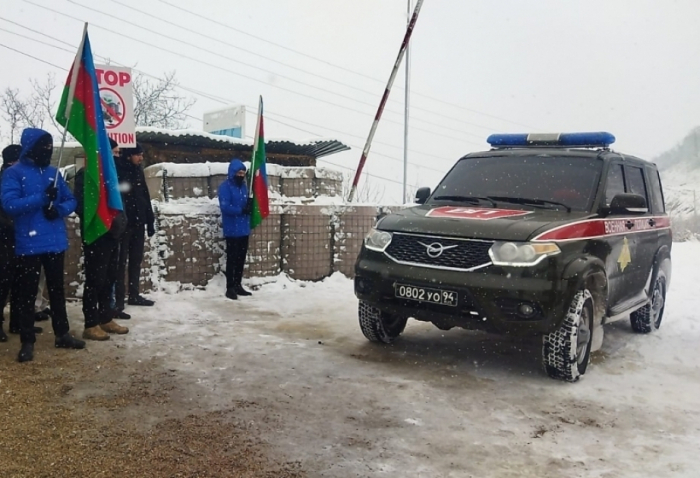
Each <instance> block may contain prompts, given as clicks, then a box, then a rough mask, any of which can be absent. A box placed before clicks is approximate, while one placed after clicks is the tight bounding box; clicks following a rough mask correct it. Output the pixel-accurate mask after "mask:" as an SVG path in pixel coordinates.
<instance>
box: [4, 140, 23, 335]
mask: <svg viewBox="0 0 700 478" xmlns="http://www.w3.org/2000/svg"><path fill="white" fill-rule="evenodd" d="M21 152H22V147H21V146H20V145H18V144H12V145H10V146H8V147H7V148H5V149H3V150H2V168H1V169H0V184H2V183H1V181H2V175H3V174H4V173H5V170H6V169H7V168H9V167H10V166H13V165H14V164H15V163H17V161H18V160H19V154H20V153H21ZM1 192H2V190H1V189H0V194H1ZM0 270H2V273H0V342H7V335H5V331H4V330H3V329H2V324H3V322H4V320H5V317H4V314H3V309H4V308H5V303H6V302H7V298H8V297H9V296H10V291H11V290H13V289H14V288H13V285H14V282H15V226H14V224H13V222H12V218H11V217H10V216H9V215H8V214H7V213H6V212H5V210H4V209H3V208H2V205H1V204H0ZM14 294H16V292H14ZM14 294H13V295H14ZM15 309H16V307H12V306H10V331H12V330H14V331H15V332H18V331H19V324H18V323H17V311H16V310H15Z"/></svg>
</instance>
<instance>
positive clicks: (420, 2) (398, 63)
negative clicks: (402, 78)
mask: <svg viewBox="0 0 700 478" xmlns="http://www.w3.org/2000/svg"><path fill="white" fill-rule="evenodd" d="M423 1H424V0H418V1H417V2H416V8H415V9H414V10H413V16H412V17H411V21H410V22H409V23H408V27H407V28H406V34H405V35H404V37H403V42H402V43H401V48H400V49H399V55H398V57H397V58H396V62H395V63H394V68H393V69H392V70H391V75H390V76H389V81H388V82H387V85H386V88H385V89H384V95H383V96H382V100H381V101H380V102H379V108H377V114H376V115H375V117H374V121H373V122H372V127H371V128H370V130H369V136H368V137H367V142H366V143H365V147H364V149H363V150H362V155H361V156H360V164H358V166H357V171H356V172H355V178H354V179H353V181H352V187H351V188H350V194H349V195H348V200H347V202H352V200H353V197H354V196H355V192H356V191H357V183H358V182H359V181H360V175H361V174H362V168H363V167H364V165H365V162H366V161H367V155H368V154H369V150H370V148H371V147H372V140H373V139H374V133H376V132H377V126H379V120H380V119H381V117H382V112H383V111H384V106H385V105H386V102H387V100H388V99H389V92H390V91H391V86H392V85H393V84H394V79H395V78H396V73H397V72H398V71H399V66H401V60H403V57H404V54H405V53H406V48H407V47H408V42H409V41H410V39H411V34H412V33H413V29H414V28H415V26H416V21H417V20H418V14H419V13H420V9H421V7H422V6H423Z"/></svg>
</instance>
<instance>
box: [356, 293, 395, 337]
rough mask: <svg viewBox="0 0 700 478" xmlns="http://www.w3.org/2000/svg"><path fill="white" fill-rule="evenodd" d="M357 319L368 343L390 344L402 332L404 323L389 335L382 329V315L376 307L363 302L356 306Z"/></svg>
mask: <svg viewBox="0 0 700 478" xmlns="http://www.w3.org/2000/svg"><path fill="white" fill-rule="evenodd" d="M358 317H359V319H360V329H361V330H362V334H363V335H364V336H365V337H366V338H367V340H369V341H370V342H378V343H383V344H390V343H392V342H393V341H394V340H395V339H396V338H397V337H398V336H399V335H401V333H402V332H403V330H404V327H405V326H406V323H405V322H404V324H403V326H402V327H400V328H399V330H396V331H394V332H393V333H390V331H387V330H386V327H384V322H383V321H382V313H381V311H380V310H379V309H377V308H376V307H372V306H371V305H369V304H368V303H367V302H365V301H362V300H361V301H360V303H359V305H358Z"/></svg>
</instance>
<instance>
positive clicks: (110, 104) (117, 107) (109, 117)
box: [100, 88, 125, 129]
mask: <svg viewBox="0 0 700 478" xmlns="http://www.w3.org/2000/svg"><path fill="white" fill-rule="evenodd" d="M100 105H101V106H102V116H103V117H104V120H105V127H106V128H107V129H114V128H117V127H118V126H119V125H120V124H122V123H123V122H124V117H125V107H124V100H123V99H122V97H121V96H120V95H119V93H117V92H116V91H114V90H113V89H111V88H100Z"/></svg>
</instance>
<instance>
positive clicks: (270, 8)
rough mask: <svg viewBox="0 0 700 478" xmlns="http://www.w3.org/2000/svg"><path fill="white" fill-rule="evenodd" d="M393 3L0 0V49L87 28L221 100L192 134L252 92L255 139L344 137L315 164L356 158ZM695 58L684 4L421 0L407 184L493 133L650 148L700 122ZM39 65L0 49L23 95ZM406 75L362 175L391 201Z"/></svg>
mask: <svg viewBox="0 0 700 478" xmlns="http://www.w3.org/2000/svg"><path fill="white" fill-rule="evenodd" d="M413 3H415V0H414V2H413ZM37 5H42V6H44V7H45V8H41V7H39V6H37ZM80 5H85V6H87V7H88V8H84V7H82V6H80ZM178 6H179V7H180V8H183V9H186V10H189V11H190V12H195V13H197V15H199V16H196V15H194V14H192V13H189V12H185V11H183V10H180V9H178V8H176V7H178ZM46 8H50V9H53V10H56V11H57V12H61V13H64V14H66V15H70V16H72V17H75V19H72V18H68V17H66V16H63V15H61V14H59V13H55V12H52V11H49V10H47V9H46ZM406 8H407V0H353V1H348V0H228V1H224V0H206V1H204V0H202V1H199V2H193V1H191V0H147V1H145V0H141V1H136V0H2V8H1V9H0V19H3V21H0V45H5V46H8V47H11V48H15V49H18V50H21V51H22V52H24V53H26V54H27V55H32V56H34V57H36V58H39V59H42V60H45V61H48V62H50V63H53V64H55V65H58V66H62V67H64V68H68V67H69V66H70V63H71V60H72V56H73V54H74V53H69V52H66V51H62V50H59V49H54V48H51V47H49V46H47V45H42V44H40V43H37V42H33V41H30V40H28V39H26V38H22V37H19V36H16V35H13V34H11V33H8V30H9V31H12V32H16V33H19V34H21V35H25V36H30V37H32V38H36V39H38V40H41V41H43V42H47V43H51V44H54V45H57V46H60V47H62V48H67V49H69V50H70V49H71V48H70V47H68V46H66V45H65V44H61V43H59V41H57V40H60V41H63V42H68V43H70V44H71V45H74V46H75V47H77V44H78V42H79V40H80V34H81V26H82V25H81V22H82V21H88V22H90V24H91V26H90V38H91V42H92V47H93V53H94V54H95V55H96V56H102V57H108V58H111V59H112V60H113V61H114V62H117V63H121V64H126V65H130V66H133V65H137V68H138V69H140V70H142V71H144V72H146V73H148V74H151V75H155V76H160V75H162V74H163V73H164V72H166V71H171V70H175V71H176V72H177V77H178V79H179V80H180V82H181V84H182V85H183V86H184V87H186V88H189V89H193V90H197V91H199V92H202V93H206V94H208V95H212V96H215V97H218V98H220V99H221V101H214V100H213V99H211V98H206V97H203V96H198V95H195V94H193V93H191V92H183V93H184V94H187V95H191V96H195V97H196V98H197V104H196V105H195V107H194V108H193V109H192V110H191V111H190V114H191V115H192V116H193V117H194V118H191V119H190V127H191V128H195V129H201V127H202V123H201V116H202V113H203V112H204V111H207V110H211V109H217V108H220V107H222V106H224V105H225V104H227V103H242V104H246V105H248V106H249V114H248V125H249V126H251V125H254V120H255V117H254V115H255V106H256V105H257V98H258V95H263V97H264V99H265V108H266V129H267V131H266V136H267V137H268V138H279V137H285V138H291V139H295V140H304V139H310V138H317V137H333V138H337V139H340V140H342V141H343V142H345V143H346V144H348V145H350V146H352V147H353V150H352V151H350V152H347V153H341V154H338V155H335V156H331V157H329V158H328V162H332V163H335V164H339V165H342V166H345V167H347V168H351V169H354V168H355V167H356V165H357V162H358V160H359V157H360V153H361V148H362V146H363V144H364V141H365V139H366V137H367V134H368V132H369V128H370V126H371V123H372V119H373V117H374V113H375V111H376V108H377V105H378V102H379V99H380V98H381V95H382V93H383V90H384V85H385V83H386V81H387V79H388V77H389V73H390V71H391V67H392V65H393V63H394V60H395V59H396V55H397V53H398V48H399V45H400V43H401V39H402V38H403V34H404V31H405V27H406ZM135 9H138V10H141V12H139V11H136V10H135ZM6 20H10V21H12V22H16V23H17V24H19V25H23V26H25V27H29V28H32V29H35V30H38V31H41V32H43V33H44V34H46V35H48V36H50V37H54V38H55V39H56V40H54V39H51V38H48V37H46V36H40V35H39V34H37V33H33V32H31V31H29V30H26V29H24V28H22V27H20V26H18V25H16V24H13V23H9V22H7V21H6ZM214 22H219V23H218V24H217V23H214ZM183 27H184V28H183ZM103 28H108V29H110V30H113V32H109V31H106V30H104V29H103ZM128 37H132V38H134V39H136V40H134V39H131V38H128ZM167 37H171V38H167ZM174 39H177V40H180V41H176V40H174ZM158 47H159V48H163V49H166V50H170V52H167V51H163V50H160V49H158ZM699 58H700V2H698V1H697V0H676V1H671V0H665V1H661V0H626V1H623V0H586V1H573V0H571V1H566V0H537V1H535V0H531V1H523V0H490V1H483V0H481V1H475V0H425V2H424V5H423V9H422V11H421V14H420V17H419V19H418V24H417V26H416V30H415V32H414V36H413V39H412V43H411V88H410V91H411V103H410V104H411V116H410V136H409V142H410V144H409V150H410V152H409V162H410V163H411V164H410V166H409V184H410V185H411V186H414V185H427V186H435V184H436V183H437V182H438V181H439V179H440V178H441V177H442V175H443V174H444V172H446V171H447V169H449V168H450V167H451V165H452V164H453V163H454V161H455V160H456V159H458V158H459V157H460V156H462V155H463V154H465V153H468V152H471V151H478V150H482V149H487V148H488V144H487V143H486V141H485V140H486V137H487V136H488V135H489V134H490V133H493V132H558V131H591V130H594V131H599V130H607V131H610V132H611V133H613V134H614V135H615V136H616V137H617V142H616V144H615V145H614V148H615V149H618V150H621V151H625V152H629V153H632V154H637V155H641V156H642V157H645V158H652V157H654V156H655V155H657V154H659V153H661V152H663V151H665V150H666V149H668V148H670V147H672V146H674V145H675V144H677V143H678V142H679V141H680V140H681V139H682V138H683V136H684V135H685V134H686V133H687V132H688V131H689V130H690V129H691V128H693V127H695V126H698V124H700V119H698V118H699V114H700V94H699V93H698V91H697V90H698V86H699V85H700V61H699V60H698V59H699ZM96 61H99V59H97V60H96ZM198 61H199V62H198ZM48 72H55V73H56V74H57V77H58V79H59V81H60V82H63V81H64V78H65V75H66V72H64V71H62V70H58V69H56V68H55V67H52V66H49V65H47V64H44V63H41V62H39V61H38V60H36V59H32V58H29V57H27V56H22V55H20V54H19V53H16V52H14V51H11V50H8V49H7V48H4V47H1V46H0V87H2V89H3V90H4V89H5V88H6V87H7V86H12V87H19V88H21V89H23V90H28V89H29V84H28V80H29V78H39V77H44V76H45V75H46V74H47V73H48ZM403 81H404V73H403V68H402V71H401V74H400V75H399V77H397V81H396V84H395V87H394V89H393V91H392V94H391V97H390V102H389V105H388V106H387V111H386V112H385V115H384V118H383V120H382V123H381V124H380V127H379V131H378V133H377V136H376V137H375V143H374V145H373V147H372V152H371V153H370V157H369V160H368V163H367V168H366V169H367V171H368V172H369V173H371V174H373V175H375V176H381V177H383V178H386V179H383V180H380V179H377V178H374V179H373V181H375V182H380V181H381V183H382V185H384V186H386V187H387V195H386V197H385V199H387V200H398V199H399V198H400V192H401V186H400V184H399V183H400V182H401V180H402V160H403V159H402V158H403V152H402V145H403V95H404V92H403V86H404V83H403ZM4 129H5V128H3V130H4ZM248 133H249V135H252V134H253V129H252V127H250V128H249V130H248ZM389 180H392V181H395V182H393V183H392V182H390V181H389Z"/></svg>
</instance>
